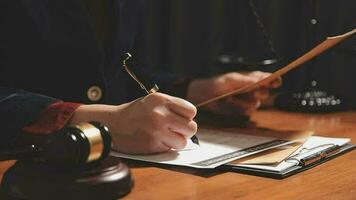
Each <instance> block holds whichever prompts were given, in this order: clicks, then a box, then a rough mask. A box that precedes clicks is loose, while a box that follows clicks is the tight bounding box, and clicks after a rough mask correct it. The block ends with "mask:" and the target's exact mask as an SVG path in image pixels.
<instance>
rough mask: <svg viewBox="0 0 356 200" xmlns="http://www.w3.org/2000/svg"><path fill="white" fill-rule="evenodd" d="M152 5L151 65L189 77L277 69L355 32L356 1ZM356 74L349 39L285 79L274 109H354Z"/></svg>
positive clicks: (157, 1) (170, 0)
mask: <svg viewBox="0 0 356 200" xmlns="http://www.w3.org/2000/svg"><path fill="white" fill-rule="evenodd" d="M148 5H149V7H147V10H146V11H147V13H148V16H149V17H148V18H147V19H146V23H145V27H146V28H145V30H146V32H147V33H146V34H145V37H146V38H144V39H143V40H144V41H146V42H145V51H146V52H147V55H148V56H147V58H149V59H148V60H147V63H149V65H150V66H155V67H157V68H159V69H161V70H167V69H168V70H169V71H172V72H175V73H181V74H188V75H190V76H196V75H199V76H201V75H206V76H210V75H212V74H215V73H221V72H226V71H241V70H244V71H245V70H247V71H252V70H263V71H270V72H273V71H275V70H276V69H278V68H279V67H282V66H284V65H285V64H287V63H289V62H290V61H292V60H294V59H295V58H297V57H298V56H300V55H302V54H304V53H305V52H307V51H308V50H310V49H311V48H312V47H314V46H315V45H317V44H318V43H320V42H321V41H323V40H324V39H325V38H326V37H328V36H335V35H339V34H342V33H345V32H347V31H350V30H352V29H354V28H355V27H356V12H354V11H355V10H356V2H355V1H353V0H340V1H331V0H326V1H325V0H324V1H322V0H310V1H293V0H270V1H263V0H241V1H236V0H194V1H191V0H150V3H149V4H148ZM182 66H184V67H182ZM355 72H356V38H355V37H352V38H350V39H348V40H347V41H345V42H343V43H342V44H340V45H338V46H336V47H334V48H332V49H330V50H329V51H327V52H326V53H324V54H322V55H320V56H318V57H317V58H315V59H313V60H312V61H309V62H308V63H306V64H304V66H302V67H300V68H298V69H296V70H293V71H292V72H290V73H288V74H287V75H285V76H284V84H283V87H282V88H281V89H280V91H278V93H280V94H282V95H280V96H279V97H278V98H277V101H276V102H277V106H278V107H279V108H282V109H286V110H292V111H306V112H325V111H326V112H328V111H337V110H344V109H354V108H355V107H356V92H355V91H354V89H353V85H354V84H355V82H356V80H355V78H354V76H355V74H356V73H355ZM318 105H319V106H318Z"/></svg>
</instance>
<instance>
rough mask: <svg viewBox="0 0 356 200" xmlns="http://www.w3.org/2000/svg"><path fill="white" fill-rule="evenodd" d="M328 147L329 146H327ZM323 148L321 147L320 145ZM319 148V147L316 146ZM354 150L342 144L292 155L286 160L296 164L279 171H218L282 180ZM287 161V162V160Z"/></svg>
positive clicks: (226, 168)
mask: <svg viewBox="0 0 356 200" xmlns="http://www.w3.org/2000/svg"><path fill="white" fill-rule="evenodd" d="M329 145H330V144H329ZM321 146H323V145H321ZM317 147H320V146H317ZM354 149H356V144H350V143H347V144H344V145H341V146H338V145H335V144H334V145H330V146H329V147H327V148H326V149H325V150H326V151H325V150H323V151H316V152H313V153H312V154H305V156H303V155H300V154H299V153H298V154H296V155H294V157H293V156H292V157H290V158H288V159H290V160H294V161H295V162H296V163H297V164H295V165H293V166H290V167H287V168H285V169H283V170H280V171H277V170H276V171H275V170H268V169H262V168H255V167H253V166H252V167H249V166H247V165H245V166H243V165H222V166H220V167H219V169H220V170H224V171H230V172H237V173H242V174H248V175H254V176H261V177H267V178H272V179H284V178H287V177H289V176H292V175H295V174H298V173H300V172H303V171H306V170H308V169H311V168H313V167H316V166H318V165H320V164H322V163H325V162H327V161H329V160H331V159H334V158H336V157H338V156H340V155H343V154H345V153H347V152H350V151H352V150H354ZM296 156H299V157H298V159H295V158H296ZM288 159H287V160H288Z"/></svg>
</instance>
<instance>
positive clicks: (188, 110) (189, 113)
mask: <svg viewBox="0 0 356 200" xmlns="http://www.w3.org/2000/svg"><path fill="white" fill-rule="evenodd" d="M166 105H167V107H168V108H169V109H170V110H171V111H173V112H174V113H176V114H178V115H180V116H182V117H184V118H186V119H189V120H192V119H193V118H194V117H195V115H196V114H197V108H196V107H195V106H194V105H193V104H191V103H190V102H188V101H186V100H184V99H181V98H177V97H170V101H169V102H167V104H166Z"/></svg>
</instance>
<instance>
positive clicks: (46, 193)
mask: <svg viewBox="0 0 356 200" xmlns="http://www.w3.org/2000/svg"><path fill="white" fill-rule="evenodd" d="M41 141H42V142H41V143H40V144H32V145H31V144H30V145H28V146H25V147H21V148H13V149H8V150H2V151H1V152H0V160H18V161H17V162H16V163H15V165H14V166H12V167H11V168H10V169H9V170H8V171H7V172H6V173H5V175H4V177H3V180H2V182H1V187H0V199H2V198H3V197H5V198H6V199H116V198H119V197H122V196H123V195H126V194H127V193H128V192H130V190H131V188H132V186H133V180H132V176H131V173H130V170H129V168H128V167H127V166H126V165H125V164H123V163H122V162H121V161H120V159H118V158H115V157H110V156H109V153H110V149H111V137H110V134H109V130H108V128H107V127H105V126H103V125H101V124H99V123H96V122H90V123H80V124H78V125H75V126H71V127H65V128H63V129H61V130H59V131H57V132H54V133H52V134H47V135H43V140H41Z"/></svg>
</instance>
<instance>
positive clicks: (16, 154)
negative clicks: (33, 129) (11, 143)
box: [0, 145, 42, 161]
mask: <svg viewBox="0 0 356 200" xmlns="http://www.w3.org/2000/svg"><path fill="white" fill-rule="evenodd" d="M41 151H42V150H41V149H39V148H38V147H37V146H35V145H30V146H24V147H14V148H11V149H10V148H9V149H0V161H5V160H18V159H21V158H31V157H35V156H36V155H38V154H40V152H41Z"/></svg>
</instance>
